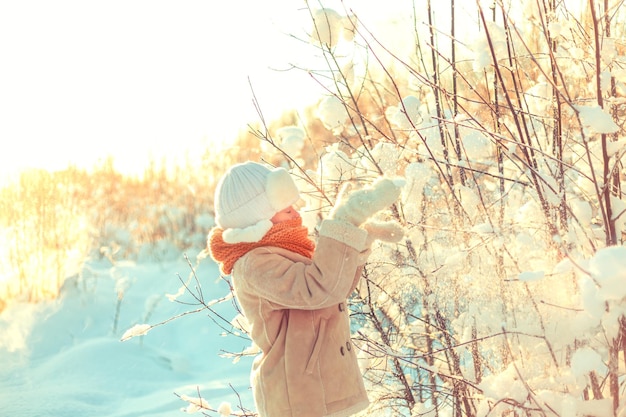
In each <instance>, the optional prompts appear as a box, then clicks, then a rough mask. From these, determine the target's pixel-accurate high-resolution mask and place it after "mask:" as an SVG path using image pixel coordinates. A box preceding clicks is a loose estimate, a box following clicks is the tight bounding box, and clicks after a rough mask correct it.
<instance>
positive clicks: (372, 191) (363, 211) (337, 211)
mask: <svg viewBox="0 0 626 417" xmlns="http://www.w3.org/2000/svg"><path fill="white" fill-rule="evenodd" d="M400 191H401V186H400V185H399V184H398V183H396V182H394V181H392V180H390V179H388V178H381V179H379V180H376V181H375V182H374V183H373V184H372V185H371V186H370V187H368V188H364V189H361V190H357V191H354V192H353V193H350V194H349V195H348V196H347V197H346V196H345V194H346V193H347V187H344V188H343V189H342V190H341V192H340V193H339V196H338V198H337V203H336V204H335V207H333V209H332V210H331V212H330V215H329V218H331V219H335V220H342V221H345V222H348V223H350V224H353V225H354V226H357V227H358V226H360V225H362V224H363V223H365V222H366V221H367V219H369V218H370V217H372V216H373V215H374V214H376V213H378V212H379V211H381V210H383V209H385V208H387V207H389V206H390V205H392V204H393V203H394V202H395V201H396V200H397V199H398V197H399V196H400Z"/></svg>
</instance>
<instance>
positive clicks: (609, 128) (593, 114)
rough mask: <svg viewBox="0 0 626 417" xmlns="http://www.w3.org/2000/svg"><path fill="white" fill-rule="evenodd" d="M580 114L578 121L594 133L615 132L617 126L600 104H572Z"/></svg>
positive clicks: (617, 128)
mask: <svg viewBox="0 0 626 417" xmlns="http://www.w3.org/2000/svg"><path fill="white" fill-rule="evenodd" d="M574 108H575V109H576V110H577V111H578V114H579V115H580V121H581V123H582V124H583V126H585V127H587V128H588V129H589V130H591V131H592V132H594V133H615V132H617V131H618V130H619V126H618V125H616V124H615V122H614V121H613V118H612V117H611V115H610V114H608V113H607V112H606V111H605V110H603V109H602V108H601V107H600V106H574Z"/></svg>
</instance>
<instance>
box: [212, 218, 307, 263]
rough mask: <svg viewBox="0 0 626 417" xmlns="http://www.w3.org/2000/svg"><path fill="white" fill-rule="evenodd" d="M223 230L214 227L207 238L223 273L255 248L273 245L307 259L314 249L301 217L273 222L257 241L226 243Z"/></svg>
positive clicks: (213, 255)
mask: <svg viewBox="0 0 626 417" xmlns="http://www.w3.org/2000/svg"><path fill="white" fill-rule="evenodd" d="M223 232H224V230H223V229H220V228H219V227H214V228H213V229H212V230H211V232H210V233H209V238H208V239H207V240H208V246H209V252H210V254H211V257H212V258H213V259H215V261H217V262H218V263H219V264H220V269H221V271H222V273H223V274H225V275H229V274H230V273H231V272H232V271H233V265H235V262H236V261H237V260H238V259H239V258H241V257H242V256H243V255H245V254H246V253H248V252H249V251H251V250H252V249H255V248H259V247H262V246H275V247H279V248H283V249H287V250H289V251H291V252H295V253H298V254H300V255H302V256H306V257H307V258H309V259H310V258H312V257H313V250H314V249H315V243H313V241H312V240H310V239H309V236H308V235H309V231H308V230H307V228H306V227H304V226H302V219H293V220H287V221H285V222H281V223H277V224H275V225H274V226H272V228H271V229H270V230H269V231H268V232H267V233H266V234H265V236H263V238H262V239H261V240H260V241H258V242H251V243H248V242H242V243H226V242H224V239H223V238H222V233H223Z"/></svg>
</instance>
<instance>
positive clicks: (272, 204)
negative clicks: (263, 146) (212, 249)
mask: <svg viewBox="0 0 626 417" xmlns="http://www.w3.org/2000/svg"><path fill="white" fill-rule="evenodd" d="M299 198H300V193H299V192H298V188H297V187H296V184H295V183H294V182H293V179H292V178H291V175H289V172H287V170H285V169H284V168H274V169H270V168H268V167H266V166H265V165H262V164H259V163H257V162H251V161H249V162H245V163H242V164H237V165H233V166H232V167H231V168H230V169H229V170H228V171H227V172H226V174H225V175H224V176H223V177H222V179H221V180H220V182H219V183H218V184H217V188H216V190H215V223H216V224H217V226H218V227H220V228H222V229H224V232H223V233H222V237H223V239H224V241H225V242H226V243H240V242H258V241H260V240H261V239H262V238H263V236H265V234H266V233H267V232H268V231H269V230H270V229H271V228H272V226H273V224H272V222H271V221H270V219H271V218H272V217H274V215H275V214H276V213H278V212H279V211H281V210H283V209H285V208H287V207H289V206H291V205H292V204H294V203H295V202H296V201H298V199H299Z"/></svg>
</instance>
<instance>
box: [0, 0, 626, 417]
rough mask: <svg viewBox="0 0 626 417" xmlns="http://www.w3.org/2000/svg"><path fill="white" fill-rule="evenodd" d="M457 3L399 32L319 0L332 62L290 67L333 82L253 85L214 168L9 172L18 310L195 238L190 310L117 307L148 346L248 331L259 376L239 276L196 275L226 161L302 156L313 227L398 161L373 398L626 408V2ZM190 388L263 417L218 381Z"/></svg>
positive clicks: (371, 274) (314, 48)
mask: <svg viewBox="0 0 626 417" xmlns="http://www.w3.org/2000/svg"><path fill="white" fill-rule="evenodd" d="M440 3H445V4H444V5H443V6H442V5H441V4H439V8H440V9H441V8H443V9H446V11H447V12H446V13H440V14H436V13H434V11H433V9H432V6H433V5H432V4H431V0H419V1H418V0H414V1H413V2H412V4H411V7H409V9H408V10H407V11H406V13H405V14H403V15H402V16H398V19H397V21H396V22H395V25H394V26H393V30H389V31H384V30H381V28H380V27H377V28H372V27H370V26H369V24H368V21H366V20H365V19H362V18H361V16H360V14H359V11H358V6H356V5H355V8H354V9H352V8H349V7H347V6H346V7H344V8H340V7H337V8H333V9H331V8H324V7H323V6H322V5H321V4H319V3H317V2H308V3H307V4H306V7H305V10H306V13H307V15H308V17H309V23H310V25H309V26H308V28H307V33H306V36H296V35H291V36H292V37H293V38H294V42H299V43H301V48H303V49H307V50H309V51H310V55H311V56H315V57H316V58H318V59H317V60H316V61H314V62H315V66H309V63H307V64H301V63H294V65H293V68H291V69H290V71H301V72H304V73H306V74H308V76H310V78H311V79H312V80H313V81H314V82H315V83H316V84H317V85H318V86H319V87H320V91H322V93H321V94H320V97H319V99H318V100H317V101H315V102H312V103H310V105H309V106H307V107H306V108H304V109H302V110H298V111H296V110H285V112H284V113H283V115H282V116H281V117H279V118H276V119H266V118H265V117H264V113H263V102H262V101H261V100H256V97H255V100H254V103H253V104H254V106H255V107H256V111H257V113H258V115H259V120H258V121H255V122H251V123H250V125H248V126H243V127H242V128H243V129H242V130H241V133H240V135H239V136H238V137H237V138H235V139H234V140H233V143H232V146H230V147H229V148H228V149H227V150H225V151H224V152H223V154H222V155H221V156H220V158H219V159H218V158H212V157H211V156H210V152H209V151H208V150H207V151H206V158H205V159H204V160H203V163H202V164H201V165H200V166H197V165H192V164H189V165H188V166H180V167H178V168H177V169H175V170H167V169H165V168H161V167H159V166H158V164H155V165H153V166H151V167H148V168H147V169H146V172H145V174H144V175H143V176H142V177H136V178H130V177H127V176H123V175H121V174H119V173H117V172H116V171H115V168H114V164H113V162H112V161H109V162H107V163H104V164H102V165H101V166H98V167H94V168H93V169H92V170H91V171H82V170H79V169H76V168H68V169H67V170H65V171H59V172H52V173H51V172H29V173H24V174H23V175H22V176H21V177H20V180H19V181H18V182H16V183H14V184H12V185H9V186H6V187H4V188H3V189H2V199H1V201H0V204H1V207H2V211H1V212H0V226H1V229H0V233H1V234H0V240H3V241H4V242H3V245H2V246H3V248H2V251H4V253H2V254H1V256H2V257H3V258H2V259H3V260H2V261H1V262H2V264H0V266H3V267H5V268H7V269H6V270H7V271H12V272H11V273H12V275H11V276H9V275H7V277H9V278H10V279H8V278H7V279H6V280H4V281H2V280H0V296H1V297H2V298H0V312H1V311H2V309H3V307H8V306H10V305H12V301H11V300H26V301H28V302H31V303H37V302H43V301H44V300H49V299H51V298H52V299H54V298H56V297H57V296H58V295H59V290H60V289H61V288H62V287H63V284H64V282H65V280H66V277H69V276H72V277H76V276H77V277H78V278H74V279H77V280H78V281H80V277H81V272H80V271H81V270H83V269H84V265H85V262H86V260H87V259H88V258H91V259H98V260H100V261H102V262H109V265H111V266H112V267H115V266H116V265H120V263H122V262H124V261H127V260H135V261H140V260H141V259H163V258H164V257H166V254H168V253H172V252H175V253H177V254H181V253H186V254H188V256H189V262H188V269H187V270H186V271H182V272H184V274H183V275H182V277H180V280H177V279H176V277H170V278H168V279H171V280H172V282H173V284H172V285H174V286H175V287H177V288H178V287H180V288H179V291H178V293H175V294H173V295H170V296H169V297H170V301H173V302H179V303H181V304H183V305H184V307H186V309H185V312H183V313H181V314H177V315H174V314H172V315H171V316H170V317H167V318H163V319H157V320H154V319H153V317H151V315H150V314H148V315H146V316H145V317H144V319H145V320H137V321H135V322H134V323H124V324H127V326H126V327H124V326H123V325H122V324H121V323H120V324H119V326H117V333H116V335H115V336H116V337H117V339H118V340H119V339H121V340H122V341H123V342H120V343H122V344H127V343H134V342H135V341H136V340H138V339H140V338H141V340H142V343H149V341H150V338H151V337H153V335H157V334H158V332H160V331H162V330H163V331H165V330H164V329H167V328H176V326H180V325H183V323H184V322H185V321H186V320H189V319H190V316H201V318H202V320H203V321H215V322H217V323H219V325H220V327H221V328H222V329H223V332H224V333H225V336H223V337H221V336H220V337H218V338H217V339H216V342H215V343H217V344H219V343H222V342H221V341H223V340H228V339H229V338H235V339H236V340H237V341H238V342H237V343H236V345H237V346H243V348H242V349H241V350H239V351H231V350H228V349H226V350H222V352H221V353H220V355H221V356H223V357H226V358H228V360H229V361H231V362H232V366H233V367H242V366H243V367H244V368H245V369H244V371H243V372H246V370H247V367H248V366H249V362H245V358H247V357H250V356H254V355H256V353H257V351H256V348H255V346H252V345H251V343H250V342H249V339H247V337H246V325H245V317H242V316H241V315H240V314H239V312H238V309H237V304H236V302H234V300H233V298H232V295H231V293H230V291H229V289H228V277H218V276H215V274H214V273H212V274H213V275H211V276H207V275H206V274H205V275H203V274H202V273H200V270H197V268H199V267H200V266H201V265H204V264H206V263H209V262H211V261H210V260H209V258H208V257H207V252H206V250H205V249H204V244H205V241H204V239H205V237H206V233H207V232H208V231H209V229H210V227H211V226H212V224H213V223H212V217H211V213H210V208H211V207H212V194H211V193H212V190H213V187H214V186H215V184H216V182H217V180H218V179H219V177H220V175H221V173H223V172H224V170H225V169H227V168H228V167H229V166H230V165H232V164H233V163H236V162H240V161H245V160H256V161H265V162H267V163H269V164H272V165H274V166H282V167H285V168H287V169H288V170H289V171H290V172H291V174H292V175H293V176H294V178H295V179H296V182H297V184H298V186H299V188H300V190H301V193H302V197H303V203H302V205H301V207H300V211H301V214H302V216H303V218H304V221H305V224H306V225H307V227H308V228H309V230H310V231H311V232H312V233H313V234H314V233H315V230H316V226H317V225H318V224H319V222H320V220H321V219H322V218H324V216H325V215H326V214H327V213H328V212H329V210H330V209H331V208H332V206H333V204H334V202H335V198H336V196H337V192H338V190H339V189H340V187H341V186H342V185H343V184H345V183H352V184H353V186H354V187H357V188H358V187H360V186H365V185H367V184H369V183H371V182H372V181H373V180H375V179H376V178H379V177H381V176H387V177H391V178H401V179H403V180H404V182H405V185H404V187H403V191H402V196H401V200H400V201H399V202H398V203H397V204H396V205H394V206H393V207H392V208H391V209H389V210H387V211H385V212H384V213H383V214H381V215H380V218H379V220H385V221H387V220H394V221H396V222H398V223H399V224H400V225H401V226H402V227H403V229H404V232H405V235H404V237H403V239H402V240H401V241H400V242H399V243H375V246H374V249H373V254H372V256H371V257H370V261H369V263H368V264H367V265H366V268H365V271H364V276H363V280H362V283H361V285H360V286H359V287H358V288H357V291H356V292H355V293H354V294H353V297H352V298H351V300H350V308H351V318H352V326H353V340H354V343H355V345H356V346H357V347H358V350H359V353H358V357H359V360H360V366H361V370H362V372H363V375H364V377H365V380H366V384H367V387H368V392H369V396H370V401H371V403H372V404H371V406H370V408H369V409H368V410H367V411H366V412H364V413H362V414H361V415H362V416H407V417H408V416H414V417H417V416H431V417H447V416H457V417H460V416H468V417H469V416H472V417H473V416H476V417H491V416H526V417H539V416H541V417H549V416H550V417H552V416H553V417H576V416H594V417H612V416H615V417H617V416H621V417H626V248H625V247H624V239H625V237H626V196H625V195H624V191H623V187H624V186H626V171H625V170H624V166H623V157H624V155H625V154H626V136H624V134H625V128H626V126H625V121H626V117H625V115H626V7H625V6H626V5H625V4H624V2H623V1H621V0H588V1H575V0H571V1H570V0H561V1H559V0H523V1H519V2H518V1H509V0H497V1H477V2H476V3H475V4H474V3H473V2H463V3H464V4H463V5H462V7H463V11H464V12H463V14H462V15H461V12H460V7H461V5H459V3H461V2H460V1H459V0H457V1H456V2H455V0H446V1H444V2H440ZM455 3H456V4H455ZM470 3H471V4H470ZM342 4H343V3H342ZM303 7H304V6H303ZM286 36H289V35H286ZM398 40H402V41H401V42H400V41H398ZM311 62H313V61H311ZM252 94H254V89H253V88H252ZM200 152H202V151H200ZM199 189H202V190H204V191H203V192H202V193H198V192H195V191H194V190H199ZM207 189H208V190H211V192H207V191H206V190H207ZM87 229H88V230H89V233H83V232H82V231H84V230H87ZM6 243H10V244H9V245H7V244H6ZM196 255H197V256H196ZM179 256H180V255H179ZM3 273H5V272H4V271H3ZM7 274H8V273H7ZM42 276H45V277H46V278H45V279H43V278H40V277H42ZM51 277H53V279H51ZM216 281H219V282H221V283H222V284H224V283H225V284H226V285H225V286H223V287H220V288H221V292H219V293H216V292H215V291H213V290H210V288H211V287H212V286H213V285H214V283H215V282H216ZM66 285H67V283H66ZM77 286H80V285H79V284H77ZM117 294H118V301H119V302H120V303H121V302H122V301H121V300H123V295H124V290H123V288H118V293H117ZM209 294H210V295H209ZM2 300H4V301H2ZM220 306H221V307H224V308H225V309H226V310H220V311H226V313H222V312H220V313H217V312H216V310H215V309H216V307H220ZM7 309H8V308H7ZM154 309H155V311H156V310H158V309H159V305H156V306H155V307H154ZM1 317H2V315H1V313H0V318H1ZM195 323H196V325H197V323H198V322H197V321H196V322H195ZM183 337H184V338H186V339H187V340H190V339H191V338H193V335H190V334H187V335H185V336H183ZM240 341H242V342H240ZM0 347H2V346H1V345H0ZM5 348H6V346H5ZM240 361H241V362H240ZM199 383H200V381H199ZM171 389H172V390H173V389H174V387H172V388H171ZM246 389H247V387H246V386H242V387H238V388H237V390H240V391H241V392H242V394H243V393H244V391H245V390H246ZM246 395H247V394H246ZM242 398H244V399H245V398H248V397H246V396H245V395H244V396H243V397H242ZM180 400H182V401H180ZM179 402H181V404H182V405H180V407H183V411H186V412H188V413H189V412H196V413H200V414H202V415H206V416H215V417H217V416H230V415H232V416H254V415H255V412H254V406H253V404H252V403H251V402H246V401H244V400H242V401H241V403H240V404H234V403H233V404H232V405H231V404H230V403H227V402H222V400H221V399H220V398H204V397H203V396H202V395H201V392H200V390H198V391H197V392H194V391H190V392H187V393H185V394H184V395H181V396H180V399H179ZM220 403H221V406H219V407H217V406H216V405H218V404H220ZM180 407H179V408H180ZM172 412H173V414H172V415H175V414H176V413H177V412H178V411H177V410H176V409H175V410H172Z"/></svg>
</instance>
